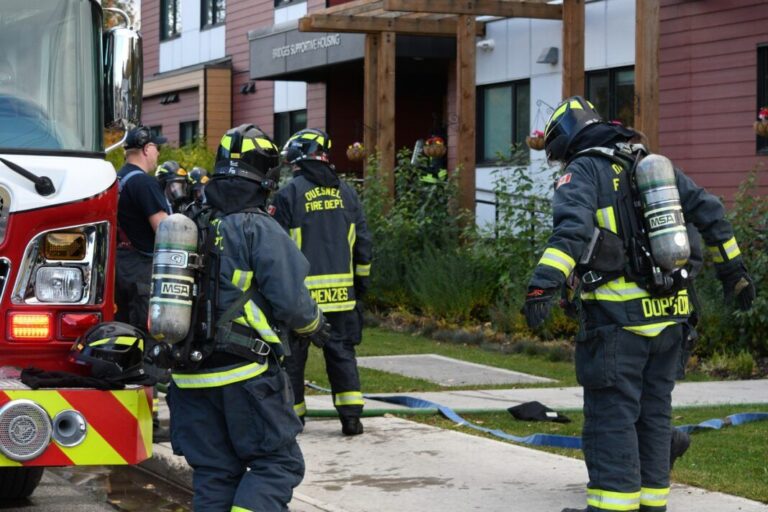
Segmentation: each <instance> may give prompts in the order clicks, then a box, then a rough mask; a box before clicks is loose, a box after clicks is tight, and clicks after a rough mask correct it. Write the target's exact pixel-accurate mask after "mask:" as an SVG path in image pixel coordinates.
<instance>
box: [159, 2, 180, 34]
mask: <svg viewBox="0 0 768 512" xmlns="http://www.w3.org/2000/svg"><path fill="white" fill-rule="evenodd" d="M180 35H181V0H160V40H161V41H166V40H168V39H173V38H174V37H178V36H180Z"/></svg>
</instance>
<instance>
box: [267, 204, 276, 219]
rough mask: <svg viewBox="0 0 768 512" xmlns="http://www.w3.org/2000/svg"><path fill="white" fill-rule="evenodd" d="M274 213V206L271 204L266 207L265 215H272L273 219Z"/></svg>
mask: <svg viewBox="0 0 768 512" xmlns="http://www.w3.org/2000/svg"><path fill="white" fill-rule="evenodd" d="M276 211H277V208H275V205H273V204H271V205H269V206H267V213H268V214H270V215H272V216H273V217H274V216H275V212H276Z"/></svg>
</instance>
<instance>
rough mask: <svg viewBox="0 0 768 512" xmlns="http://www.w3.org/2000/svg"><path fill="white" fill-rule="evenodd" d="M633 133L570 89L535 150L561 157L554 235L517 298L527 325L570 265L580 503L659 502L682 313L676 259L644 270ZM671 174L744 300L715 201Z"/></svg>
mask: <svg viewBox="0 0 768 512" xmlns="http://www.w3.org/2000/svg"><path fill="white" fill-rule="evenodd" d="M634 136H636V133H635V132H634V131H633V130H629V129H626V128H623V127H620V126H615V125H611V124H607V123H605V122H603V121H602V119H601V118H600V116H599V115H598V114H597V112H596V111H595V110H594V108H593V107H592V105H591V104H590V103H589V102H587V101H586V100H585V99H583V98H581V97H578V96H576V97H572V98H568V99H566V100H565V101H564V102H562V103H561V104H560V105H558V107H557V108H556V109H555V110H554V112H553V114H552V116H551V117H550V119H549V120H548V122H547V125H546V128H545V150H546V154H547V158H548V159H549V160H550V161H554V162H561V163H563V164H564V166H565V167H564V170H563V173H562V174H561V176H560V177H559V179H558V180H557V182H556V184H555V191H554V200H553V214H554V219H553V225H554V228H553V233H552V236H551V237H550V239H549V241H548V243H547V247H546V249H545V251H544V254H543V255H542V257H541V259H540V260H539V263H538V265H537V266H536V268H535V270H534V273H533V276H532V278H531V280H530V283H529V288H528V294H527V296H526V298H525V305H524V308H523V311H524V313H525V317H526V320H527V322H528V325H529V326H531V327H532V328H535V327H538V326H539V325H540V324H541V323H542V322H543V321H544V320H545V319H546V317H547V315H548V313H549V309H550V305H551V302H552V300H553V299H554V297H555V296H556V295H558V296H559V292H560V289H561V287H562V285H563V283H565V281H566V279H568V278H569V277H570V276H571V274H573V273H575V274H576V277H578V279H579V280H580V285H579V288H577V294H580V305H579V307H580V321H581V329H580V332H579V334H578V336H577V339H576V355H575V358H576V375H577V378H578V381H579V383H580V384H581V385H582V386H583V387H584V429H583V437H582V440H583V451H584V458H585V461H586V464H587V469H588V471H589V483H588V486H587V508H586V509H584V510H586V511H590V512H596V511H607V510H621V511H627V510H630V511H631V510H641V511H646V512H662V511H665V510H666V508H667V497H668V494H669V485H670V484H669V469H670V468H669V465H670V439H671V436H672V424H671V410H672V407H671V400H672V389H673V388H674V380H675V373H676V367H677V363H678V358H679V353H680V346H681V339H682V324H683V323H684V322H685V321H686V319H687V318H688V315H689V314H690V311H691V307H690V302H689V298H688V295H687V290H686V288H685V277H686V275H687V272H684V270H685V267H684V266H682V263H684V262H681V268H680V269H677V270H676V271H675V272H676V273H675V274H674V278H673V277H672V274H670V275H665V276H662V277H665V279H661V280H654V279H653V275H655V273H656V272H657V271H656V270H654V267H652V266H650V265H649V264H647V263H648V261H653V260H652V257H653V255H652V254H651V256H650V257H649V256H648V255H644V254H643V251H642V250H641V248H645V247H647V245H646V244H645V239H643V238H642V237H641V234H642V230H641V229H640V228H639V227H638V226H640V223H641V222H642V219H639V220H638V217H639V215H638V211H637V205H638V202H637V197H636V195H635V194H636V193H637V192H636V190H633V183H632V177H633V176H634V174H633V169H634V167H633V162H634V161H635V159H636V158H638V155H637V152H639V151H642V150H643V148H639V147H634V146H632V145H630V144H628V141H629V140H630V139H631V138H632V137H634ZM645 158H648V157H645ZM673 176H674V182H673V183H672V184H671V185H670V186H671V188H672V189H674V188H675V186H674V185H676V188H677V191H678V192H679V198H680V201H679V204H680V206H679V207H678V208H679V209H680V210H681V215H682V216H684V221H685V222H690V223H692V224H693V225H694V226H695V227H696V229H697V230H698V231H699V232H700V233H701V235H702V237H703V239H704V241H705V243H706V244H707V246H708V247H709V251H710V253H711V254H712V256H713V260H714V263H715V268H716V271H717V275H718V277H719V278H720V280H721V281H722V283H723V289H724V291H725V296H726V300H727V301H729V302H734V301H735V303H736V305H737V306H738V307H739V308H741V309H748V308H749V307H751V304H752V301H753V300H754V297H755V288H754V285H753V284H752V279H751V278H750V276H749V274H748V273H747V270H746V268H745V266H744V263H743V261H742V257H741V255H740V252H739V248H738V245H737V243H736V240H735V238H734V235H733V229H732V227H731V225H730V224H729V223H728V222H727V221H726V220H725V211H724V208H723V205H722V204H721V202H720V201H719V200H718V199H717V198H716V197H715V196H713V195H711V194H709V193H708V192H706V191H705V190H704V189H702V188H701V187H699V186H697V185H696V184H695V183H694V182H693V181H692V180H691V179H690V178H688V177H687V176H685V174H683V173H682V172H681V171H679V170H678V169H674V173H673ZM681 220H682V217H681ZM683 230H684V228H683ZM683 241H684V240H683V239H681V238H680V237H676V238H675V243H678V242H681V243H682V242H683ZM646 252H647V251H646ZM649 254H650V253H649ZM644 258H645V259H644ZM646 259H647V260H648V261H645V260H646ZM643 269H644V271H643ZM652 274H653V275H652ZM666 278H669V279H666ZM568 511H570V512H580V511H577V510H576V509H565V511H564V512H568Z"/></svg>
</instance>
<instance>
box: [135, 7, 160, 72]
mask: <svg viewBox="0 0 768 512" xmlns="http://www.w3.org/2000/svg"><path fill="white" fill-rule="evenodd" d="M139 9H140V10H139V12H141V41H142V49H143V52H144V76H145V77H146V78H149V77H151V76H152V75H154V74H155V73H157V72H158V70H159V69H160V1H159V0H141V3H140V5H139Z"/></svg>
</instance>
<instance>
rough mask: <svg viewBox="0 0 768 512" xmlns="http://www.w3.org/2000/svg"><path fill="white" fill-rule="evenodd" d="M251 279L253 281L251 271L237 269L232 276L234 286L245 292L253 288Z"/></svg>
mask: <svg viewBox="0 0 768 512" xmlns="http://www.w3.org/2000/svg"><path fill="white" fill-rule="evenodd" d="M251 279H253V272H251V271H250V270H240V269H235V272H234V273H233V274H232V284H234V285H235V286H237V287H238V288H239V289H240V290H243V291H245V290H247V289H248V287H249V286H251Z"/></svg>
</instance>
